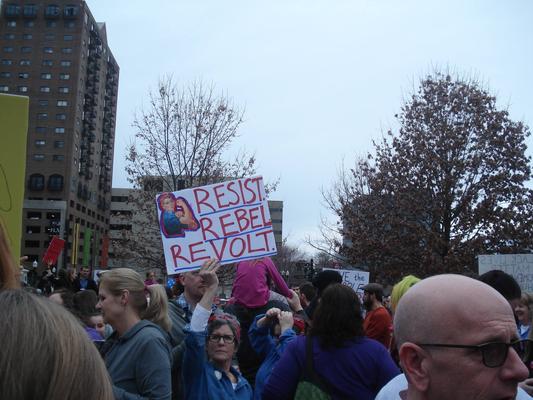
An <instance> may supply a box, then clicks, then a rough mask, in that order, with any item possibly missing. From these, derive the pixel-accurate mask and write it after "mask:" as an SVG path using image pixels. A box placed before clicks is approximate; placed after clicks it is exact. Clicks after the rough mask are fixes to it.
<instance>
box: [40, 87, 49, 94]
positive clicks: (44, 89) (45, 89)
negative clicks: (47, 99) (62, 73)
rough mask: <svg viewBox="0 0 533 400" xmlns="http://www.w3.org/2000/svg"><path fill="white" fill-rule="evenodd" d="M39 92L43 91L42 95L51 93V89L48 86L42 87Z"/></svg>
mask: <svg viewBox="0 0 533 400" xmlns="http://www.w3.org/2000/svg"><path fill="white" fill-rule="evenodd" d="M39 90H40V91H41V93H50V87H48V86H41V88H40V89H39Z"/></svg>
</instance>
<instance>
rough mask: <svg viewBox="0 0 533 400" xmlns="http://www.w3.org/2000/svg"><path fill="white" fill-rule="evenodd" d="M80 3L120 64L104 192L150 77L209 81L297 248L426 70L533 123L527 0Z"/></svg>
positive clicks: (122, 181)
mask: <svg viewBox="0 0 533 400" xmlns="http://www.w3.org/2000/svg"><path fill="white" fill-rule="evenodd" d="M87 2H88V4H89V7H90V9H91V11H92V13H93V15H94V17H95V18H96V20H97V21H101V22H105V23H106V27H107V34H108V42H109V45H110V47H111V50H112V51H113V54H114V55H115V58H116V59H117V62H118V64H119V65H120V84H119V97H118V115H117V129H116V142H115V164H114V174H113V186H114V187H127V186H128V183H127V180H126V176H125V172H124V165H125V161H124V155H125V147H126V146H127V144H128V143H129V142H130V141H131V137H132V135H133V134H134V131H133V129H132V128H131V123H132V120H133V115H134V112H135V111H136V110H138V109H140V108H141V106H142V105H143V102H145V101H146V95H147V93H148V91H149V90H150V89H151V88H154V87H155V86H156V84H157V81H158V79H159V77H161V76H163V75H165V74H173V76H174V78H175V80H177V81H178V82H179V83H181V84H183V85H187V84H189V83H190V82H192V81H194V80H198V79H201V80H203V81H204V82H207V83H213V84H215V85H216V87H217V88H218V89H219V90H223V91H225V92H226V93H227V94H228V95H229V96H230V97H231V98H232V99H233V100H234V102H235V103H236V104H238V105H240V106H242V107H245V108H246V115H245V123H244V124H243V125H242V126H241V129H240V134H241V136H240V138H239V139H238V140H237V141H236V142H235V149H244V150H246V151H248V152H254V153H255V154H256V157H257V160H258V172H259V173H260V174H261V175H263V177H264V178H265V180H266V181H272V180H275V179H277V178H278V177H279V178H280V185H279V188H278V190H277V191H276V192H275V193H274V194H272V196H271V199H273V200H283V202H284V215H283V218H284V221H283V235H284V236H286V237H288V241H289V243H291V244H293V245H295V246H300V248H301V249H302V250H309V248H308V247H306V246H305V245H304V244H303V239H304V238H305V237H306V236H307V235H311V236H316V235H317V234H318V226H319V224H320V218H321V216H325V217H329V219H330V220H331V221H333V220H334V217H333V216H332V215H329V214H328V211H327V210H326V209H325V208H324V206H323V204H322V200H321V194H320V190H321V188H323V187H324V188H328V187H329V186H330V185H331V184H332V182H333V181H334V180H335V177H336V174H337V170H338V169H339V168H340V166H341V163H342V161H343V159H344V162H345V164H350V163H351V162H352V161H353V160H354V159H355V157H356V156H360V155H364V154H366V152H368V151H371V150H372V140H373V139H379V138H380V137H381V134H382V132H384V131H385V130H387V129H388V128H389V127H391V126H393V127H394V123H395V121H394V114H395V113H396V112H398V111H399V109H400V106H401V103H402V99H403V98H404V97H405V96H406V95H408V94H409V93H410V92H411V91H412V90H413V87H414V86H415V85H416V83H417V81H418V80H419V79H420V77H422V76H423V75H424V74H426V73H428V72H431V71H433V70H434V69H435V68H436V67H437V68H450V69H453V70H456V71H458V72H460V73H463V74H468V75H473V76H475V77H478V78H479V79H480V80H482V81H483V82H485V83H486V85H487V86H488V87H489V88H490V90H491V92H492V93H494V94H496V95H497V97H498V99H499V104H500V105H501V106H502V107H509V110H510V112H511V116H512V117H513V118H514V119H520V120H523V121H524V122H525V123H526V124H528V125H529V126H531V125H532V123H533V100H532V91H533V68H532V62H533V55H532V54H533V24H532V22H531V18H532V17H533V1H529V0H523V1H513V0H509V1H490V0H478V1H473V0H470V1H464V0H454V1H452V0H446V1H444V0H443V1H428V0H420V1H407V0H402V1H398V0H369V1H359V0H346V1H344V0H342V1H341V0H328V1H325V0H324V1H313V0H305V1H293V0H279V1H278V0H264V1H253V0H246V1H230V0H226V1H220V0H212V1H211V0H209V1H205V0H194V1H181V0H172V1H163V0H152V1H150V2H147V1H146V0H143V1H140V0H127V1H126V0H113V1H109V0H87ZM531 144H533V141H532V140H529V145H530V147H531ZM531 153H532V152H531V151H529V154H531Z"/></svg>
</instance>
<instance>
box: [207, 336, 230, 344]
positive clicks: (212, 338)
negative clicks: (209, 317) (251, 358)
mask: <svg viewBox="0 0 533 400" xmlns="http://www.w3.org/2000/svg"><path fill="white" fill-rule="evenodd" d="M220 339H222V340H223V341H224V343H226V344H232V343H235V336H233V335H209V340H210V341H211V342H213V343H219V342H220Z"/></svg>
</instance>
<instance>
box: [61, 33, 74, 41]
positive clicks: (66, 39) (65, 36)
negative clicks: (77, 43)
mask: <svg viewBox="0 0 533 400" xmlns="http://www.w3.org/2000/svg"><path fill="white" fill-rule="evenodd" d="M72 39H73V36H72V35H63V40H65V41H67V42H68V41H71V40H72Z"/></svg>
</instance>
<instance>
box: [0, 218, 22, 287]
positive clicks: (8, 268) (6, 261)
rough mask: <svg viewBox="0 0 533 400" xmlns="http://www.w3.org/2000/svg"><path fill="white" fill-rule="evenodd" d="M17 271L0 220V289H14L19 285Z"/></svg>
mask: <svg viewBox="0 0 533 400" xmlns="http://www.w3.org/2000/svg"><path fill="white" fill-rule="evenodd" d="M17 271H18V267H17V265H16V263H15V260H14V258H13V254H12V252H11V248H10V246H9V242H8V239H7V232H6V230H5V228H4V226H3V224H2V221H0V289H15V288H18V287H19V286H20V285H19V281H18V280H17Z"/></svg>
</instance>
